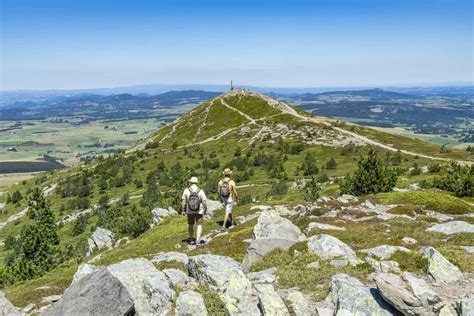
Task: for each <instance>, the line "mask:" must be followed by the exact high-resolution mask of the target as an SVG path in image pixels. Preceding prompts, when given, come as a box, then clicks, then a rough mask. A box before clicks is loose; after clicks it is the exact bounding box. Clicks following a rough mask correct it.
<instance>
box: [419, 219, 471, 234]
mask: <svg viewBox="0 0 474 316" xmlns="http://www.w3.org/2000/svg"><path fill="white" fill-rule="evenodd" d="M426 231H429V232H438V233H443V234H446V235H453V234H460V233H474V225H473V224H469V223H467V222H463V221H452V222H447V223H441V224H436V225H434V226H431V227H430V228H428V229H427V230H426Z"/></svg>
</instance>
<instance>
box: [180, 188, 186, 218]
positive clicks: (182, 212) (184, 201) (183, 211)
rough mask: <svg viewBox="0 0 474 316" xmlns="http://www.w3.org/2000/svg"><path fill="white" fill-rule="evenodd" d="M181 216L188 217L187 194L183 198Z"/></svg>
mask: <svg viewBox="0 0 474 316" xmlns="http://www.w3.org/2000/svg"><path fill="white" fill-rule="evenodd" d="M181 215H183V216H184V215H186V192H183V196H182V197H181Z"/></svg>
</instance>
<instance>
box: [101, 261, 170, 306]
mask: <svg viewBox="0 0 474 316" xmlns="http://www.w3.org/2000/svg"><path fill="white" fill-rule="evenodd" d="M107 269H108V270H109V271H110V273H111V274H112V275H113V276H114V277H116V278H117V279H118V280H119V281H120V282H121V283H122V284H123V285H124V286H125V288H126V289H127V291H128V293H130V296H131V297H132V299H133V302H134V305H135V312H136V313H137V314H139V315H153V314H155V315H164V314H166V313H168V312H170V311H171V309H172V301H173V299H174V297H175V292H174V291H173V289H171V287H170V285H169V282H168V278H167V277H166V275H165V274H164V273H163V272H161V271H158V270H157V269H156V268H155V266H154V265H153V263H151V262H150V261H148V260H146V259H144V258H137V259H128V260H125V261H122V262H120V263H117V264H113V265H111V266H109V267H108V268H107Z"/></svg>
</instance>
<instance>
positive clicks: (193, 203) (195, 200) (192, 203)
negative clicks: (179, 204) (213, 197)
mask: <svg viewBox="0 0 474 316" xmlns="http://www.w3.org/2000/svg"><path fill="white" fill-rule="evenodd" d="M188 190H189V192H190V194H189V197H188V201H187V207H186V209H187V211H188V214H197V213H199V210H200V208H201V198H200V197H199V191H201V189H197V191H196V192H193V191H192V190H191V188H188Z"/></svg>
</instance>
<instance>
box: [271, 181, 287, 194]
mask: <svg viewBox="0 0 474 316" xmlns="http://www.w3.org/2000/svg"><path fill="white" fill-rule="evenodd" d="M286 192H288V185H287V184H286V181H285V180H275V181H273V182H272V190H271V192H270V194H271V195H283V194H285V193H286Z"/></svg>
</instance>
